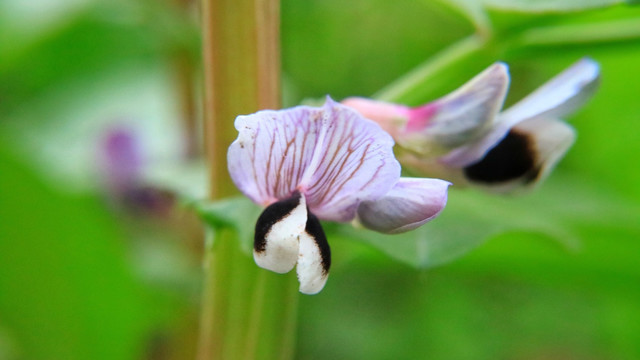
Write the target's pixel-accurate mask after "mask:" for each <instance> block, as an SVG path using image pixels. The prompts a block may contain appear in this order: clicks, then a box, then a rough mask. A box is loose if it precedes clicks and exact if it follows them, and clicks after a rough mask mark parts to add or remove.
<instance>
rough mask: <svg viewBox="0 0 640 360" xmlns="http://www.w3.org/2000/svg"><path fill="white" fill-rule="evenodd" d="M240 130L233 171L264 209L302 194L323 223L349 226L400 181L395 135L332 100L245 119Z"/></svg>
mask: <svg viewBox="0 0 640 360" xmlns="http://www.w3.org/2000/svg"><path fill="white" fill-rule="evenodd" d="M235 126H236V129H237V130H238V132H239V135H238V138H237V139H236V141H234V142H233V144H231V146H230V147H229V152H228V155H227V158H228V164H229V173H230V174H231V178H232V180H233V182H234V183H235V184H236V186H237V187H238V188H239V189H240V190H241V191H242V192H243V193H244V194H245V195H247V196H248V197H249V198H251V199H252V200H253V201H255V202H257V203H259V204H262V205H268V204H270V203H273V202H274V201H277V199H283V198H287V197H289V196H291V194H293V193H294V192H295V191H300V192H302V193H303V194H304V195H305V196H306V198H307V204H308V206H309V208H310V209H311V211H312V212H313V213H314V214H316V215H317V216H318V217H319V218H321V219H325V220H334V221H349V220H351V219H353V217H354V216H355V210H356V207H357V205H358V203H359V202H360V201H362V200H367V199H376V198H378V197H380V196H382V195H384V194H385V193H386V192H387V191H389V189H391V187H392V186H393V184H394V183H395V182H396V181H397V180H398V178H399V177H400V164H399V163H398V162H397V161H396V159H395V157H394V155H393V150H392V149H393V144H394V142H393V139H392V138H391V136H390V135H389V134H387V133H385V132H384V131H383V130H382V129H381V128H380V127H379V126H378V125H377V124H376V123H374V122H372V121H370V120H367V119H365V118H363V117H362V116H361V115H360V114H358V113H357V112H356V111H355V110H353V109H351V108H348V107H346V106H343V105H340V104H337V103H335V102H334V101H333V100H331V99H327V102H326V104H325V105H324V107H322V108H312V107H305V106H300V107H296V108H293V109H288V110H280V111H271V110H266V111H260V112H258V113H256V114H253V115H247V116H239V117H238V118H237V119H236V122H235Z"/></svg>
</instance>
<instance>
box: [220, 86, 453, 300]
mask: <svg viewBox="0 0 640 360" xmlns="http://www.w3.org/2000/svg"><path fill="white" fill-rule="evenodd" d="M235 127H236V129H237V130H238V133H239V134H238V138H237V139H236V140H235V141H234V142H233V143H232V144H231V146H230V147H229V151H228V166H229V173H230V174H231V178H232V180H233V182H234V183H235V185H236V186H237V187H238V188H239V189H240V190H241V191H242V192H243V193H244V194H245V195H246V196H248V197H249V198H250V199H251V200H253V201H254V202H255V203H257V204H259V205H262V206H264V207H265V209H264V211H263V212H262V214H261V215H260V217H259V218H258V220H257V223H256V228H255V238H254V251H253V254H254V259H255V261H256V263H257V264H258V266H260V267H263V268H265V269H268V270H271V271H274V272H277V273H286V272H288V271H290V270H292V269H293V268H294V267H295V266H297V268H296V271H297V275H298V280H299V281H300V291H301V292H302V293H306V294H314V293H317V292H319V291H320V290H321V289H322V288H323V287H324V285H325V283H326V280H327V276H328V274H329V268H330V265H331V253H330V248H329V243H328V242H327V239H326V236H325V234H324V231H323V230H322V226H321V224H320V222H319V219H321V220H329V221H339V222H348V221H352V220H354V219H357V220H358V221H359V222H360V223H361V224H362V225H363V226H365V227H368V228H370V229H373V230H376V231H380V232H384V233H399V232H404V231H408V230H411V229H415V228H416V227H418V226H420V225H422V224H424V223H426V222H427V221H429V220H431V219H433V218H434V217H435V216H437V215H438V214H439V213H440V211H441V210H442V209H443V208H444V206H445V204H446V200H447V189H448V186H449V185H450V184H449V182H447V181H443V180H439V179H422V178H401V177H400V164H399V163H398V161H397V160H396V159H395V157H394V155H393V150H392V148H393V145H394V141H393V139H392V137H391V136H390V135H389V134H387V133H386V132H385V131H383V130H382V129H381V128H380V126H378V125H377V124H376V123H375V122H373V121H370V120H367V119H365V118H364V117H362V116H361V115H360V114H358V113H357V112H356V111H355V110H353V109H351V108H349V107H346V106H344V105H341V104H339V103H336V102H334V101H333V100H331V99H330V98H327V100H326V103H325V105H324V106H323V107H319V108H315V107H308V106H299V107H295V108H291V109H285V110H278V111H275V110H263V111H259V112H257V113H255V114H252V115H246V116H239V117H237V118H236V121H235Z"/></svg>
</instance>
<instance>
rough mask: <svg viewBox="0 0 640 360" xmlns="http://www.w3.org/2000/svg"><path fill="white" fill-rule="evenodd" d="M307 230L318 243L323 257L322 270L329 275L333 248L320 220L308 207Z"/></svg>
mask: <svg viewBox="0 0 640 360" xmlns="http://www.w3.org/2000/svg"><path fill="white" fill-rule="evenodd" d="M305 232H306V233H307V234H309V235H310V236H311V237H312V238H313V240H314V241H315V242H316V245H318V249H319V250H320V257H321V258H322V270H323V272H324V274H325V275H327V274H328V273H329V268H330V267H331V249H330V248H329V242H327V237H326V236H325V234H324V230H322V225H320V220H318V218H317V217H316V216H315V215H313V214H312V213H311V212H309V210H308V209H307V225H306V227H305Z"/></svg>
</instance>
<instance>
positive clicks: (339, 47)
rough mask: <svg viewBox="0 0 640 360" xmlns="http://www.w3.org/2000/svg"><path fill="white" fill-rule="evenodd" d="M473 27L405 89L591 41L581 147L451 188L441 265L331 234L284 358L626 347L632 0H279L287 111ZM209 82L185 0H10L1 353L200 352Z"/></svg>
mask: <svg viewBox="0 0 640 360" xmlns="http://www.w3.org/2000/svg"><path fill="white" fill-rule="evenodd" d="M483 4H484V5H486V6H487V7H486V8H485V7H483V6H484V5H483ZM474 33H482V34H484V35H485V36H487V39H489V40H487V42H486V44H485V45H484V46H483V47H482V49H481V50H480V51H478V52H477V53H476V54H475V55H474V56H473V57H472V58H469V59H466V60H465V61H460V62H459V63H456V64H454V65H453V66H450V67H447V68H446V69H444V70H443V71H442V73H439V74H436V75H435V76H433V77H432V78H431V79H430V81H428V82H426V83H424V84H422V85H421V86H420V87H419V88H417V89H416V90H415V91H414V92H412V93H411V94H410V95H409V96H406V98H405V99H403V100H404V101H405V102H406V103H407V104H409V105H418V104H420V103H423V102H427V101H430V100H433V99H435V98H437V97H438V96H441V95H444V94H446V93H447V92H449V91H451V90H453V89H455V88H456V87H458V86H459V85H461V84H462V83H463V82H464V81H466V80H467V79H469V78H471V77H472V76H473V75H475V74H476V73H477V72H479V71H480V70H481V69H483V68H485V67H486V66H488V65H489V64H491V63H492V62H493V61H497V60H501V61H505V62H507V63H508V64H509V65H510V70H511V74H512V83H511V89H510V93H509V97H508V99H507V103H508V104H509V103H513V102H515V101H517V100H518V99H520V98H521V97H522V96H524V95H526V94H527V93H529V92H530V91H532V90H533V89H535V88H536V87H537V86H539V85H540V84H542V83H543V82H544V81H546V80H547V79H549V78H551V77H552V76H553V75H555V74H557V73H558V72H560V71H561V70H562V69H564V68H566V67H568V66H569V65H570V64H572V63H573V62H575V61H576V60H578V59H579V58H581V57H583V56H589V57H591V58H593V59H595V60H596V61H597V62H599V63H600V64H601V69H602V82H601V88H600V90H599V91H598V93H597V94H596V95H595V97H594V98H593V99H592V101H590V102H589V103H588V104H587V105H586V106H585V107H584V108H583V109H582V110H581V111H579V112H578V113H576V114H575V115H574V116H572V117H570V120H571V123H572V124H573V126H574V127H575V128H576V129H577V132H578V140H577V142H576V144H575V145H574V146H573V148H572V149H571V150H570V152H569V153H568V155H567V156H566V158H565V159H564V160H563V161H562V162H561V163H560V165H559V167H558V168H557V170H556V171H555V172H554V174H552V176H551V177H550V179H549V180H548V181H547V182H546V183H544V184H543V185H542V186H541V187H540V188H538V189H536V191H535V192H533V193H531V194H528V195H523V196H520V197H517V198H511V197H508V198H497V199H496V198H494V197H491V196H488V195H485V194H481V193H478V192H475V191H473V190H466V189H455V188H454V189H452V191H451V196H450V207H451V210H449V208H448V209H447V210H445V214H446V213H447V212H449V214H448V217H447V218H446V219H454V220H450V223H447V224H448V226H450V229H451V232H452V233H456V231H458V232H459V230H460V229H464V230H465V231H463V233H464V234H465V237H464V238H463V239H462V240H461V241H462V242H464V243H465V244H466V245H464V246H461V247H460V248H458V250H456V251H455V252H454V253H447V254H444V255H441V256H440V255H438V254H436V255H434V256H435V258H430V260H433V261H427V262H426V263H425V262H420V261H411V255H412V254H411V249H408V250H407V249H405V250H403V249H398V247H397V246H396V245H395V244H394V243H393V241H394V240H393V238H389V240H388V242H387V243H386V245H384V244H383V245H380V244H379V242H367V241H366V239H365V240H362V239H353V238H350V237H349V236H345V235H342V236H340V235H337V234H336V235H335V236H334V237H333V238H332V243H331V245H332V250H333V251H332V252H333V254H334V260H333V269H332V274H331V278H330V281H329V282H328V284H327V286H326V288H325V289H324V290H323V291H322V292H321V293H320V294H319V295H316V296H302V295H301V298H300V311H299V318H298V322H299V330H298V340H297V347H298V350H297V354H298V355H297V358H299V359H329V358H331V359H426V358H428V359H516V360H534V359H581V360H582V359H603V360H604V359H638V358H640V186H639V184H640V166H639V161H638V156H639V155H638V154H640V137H639V135H638V134H639V133H640V101H638V94H639V93H640V68H639V64H640V7H637V6H633V5H631V4H630V3H629V4H627V3H622V2H620V1H606V0H594V1H585V2H580V1H551V0H548V1H542V2H529V1H524V0H520V1H519V0H514V1H507V0H490V1H489V0H487V1H484V2H483V3H482V4H481V2H476V1H463V0H460V1H452V2H448V1H444V0H443V1H428V0H418V1H415V0H414V1H410V0H402V1H393V2H391V1H385V0H354V1H338V0H283V1H282V51H283V52H282V60H283V83H284V90H285V91H284V98H285V105H287V106H291V105H295V104H298V103H300V102H301V101H303V99H307V98H321V97H323V96H325V95H326V94H331V96H332V97H334V98H335V99H341V98H343V97H347V96H353V95H363V96H370V95H372V94H375V93H376V92H377V91H379V90H380V89H382V88H384V87H385V86H387V85H388V84H390V83H393V82H394V80H396V79H397V78H399V77H400V76H402V75H404V74H406V73H407V72H409V71H410V70H411V69H413V68H415V67H416V66H419V65H420V64H422V63H424V62H425V61H428V60H429V59H431V58H432V57H433V56H434V55H436V54H438V53H440V52H441V51H443V50H444V49H446V48H447V47H449V46H450V45H451V44H453V43H456V42H457V41H459V40H461V39H463V38H466V37H467V36H469V35H471V34H474ZM201 87H202V73H201V62H200V36H199V15H198V4H197V3H191V2H190V1H186V0H185V1H179V0H126V1H125V0H111V1H107V0H35V1H21V0H2V1H1V2H0V359H2V360H17V359H33V360H39V359H96V360H98V359H190V358H194V356H195V355H194V354H195V348H196V339H197V321H198V311H199V301H200V292H201V286H202V284H201V282H202V268H201V263H202V249H203V245H202V241H203V240H202V231H203V229H202V225H201V224H200V222H199V220H198V219H197V218H196V216H195V215H194V214H193V212H192V211H189V209H188V208H186V207H185V206H183V200H182V199H183V198H182V196H186V197H189V198H194V199H195V198H199V197H200V198H201V197H204V193H203V189H204V186H203V184H204V181H205V180H206V179H204V177H203V176H202V174H203V173H204V171H203V166H204V164H203V161H202V159H201V157H200V156H199V153H200V152H199V149H200V147H201V146H200V144H201V141H200V139H199V134H200V131H199V129H200V126H201V124H200V120H199V119H200V117H201V116H200V114H201V105H200V93H201V91H200V89H201ZM229 121H231V119H229ZM114 144H115V145H114ZM114 149H115V150H114ZM114 159H115V160H114ZM123 164H124V165H123ZM209 166H214V167H216V168H217V169H220V171H226V170H225V169H226V164H209ZM157 184H164V185H166V186H167V188H168V187H170V186H169V184H170V185H172V186H174V185H175V187H176V188H177V187H179V188H181V189H187V191H186V193H187V195H180V196H178V195H176V194H173V193H169V192H167V191H164V190H161V189H159V187H158V186H157ZM152 185H153V186H152ZM160 188H162V187H160ZM456 204H461V205H457V206H456ZM471 207H473V208H475V209H477V210H478V211H480V212H482V213H484V214H486V218H484V219H483V220H482V221H476V220H477V219H467V218H465V209H467V208H471ZM505 209H506V210H505ZM510 209H513V212H511V211H510ZM456 215H459V216H456ZM437 221H438V220H436V221H434V224H435V223H436V222H437ZM443 221H444V220H443ZM448 221H449V220H448ZM494 222H495V224H501V226H497V227H495V228H494V227H491V226H490V224H492V223H494ZM549 224H552V225H553V226H547V225H549ZM521 225H522V226H521ZM252 226H253V224H247V227H249V228H250V227H252ZM327 226H328V229H329V231H333V230H332V225H330V224H329V225H327ZM487 229H489V230H487ZM548 230H549V231H548ZM335 232H336V233H337V232H338V231H335ZM363 237H365V238H366V235H364V236H363ZM444 239H445V240H446V239H447V237H446V236H444ZM436 265H437V266H436Z"/></svg>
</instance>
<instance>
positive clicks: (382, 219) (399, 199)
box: [358, 178, 451, 234]
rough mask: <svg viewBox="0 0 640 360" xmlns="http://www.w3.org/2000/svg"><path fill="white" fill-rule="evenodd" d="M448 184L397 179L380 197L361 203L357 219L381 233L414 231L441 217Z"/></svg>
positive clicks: (413, 179) (439, 181) (437, 180)
mask: <svg viewBox="0 0 640 360" xmlns="http://www.w3.org/2000/svg"><path fill="white" fill-rule="evenodd" d="M449 185H451V183H449V182H448V181H444V180H439V179H423V178H400V181H398V183H397V184H396V185H395V186H394V187H393V189H392V190H391V191H389V193H387V194H386V195H385V196H383V197H382V198H380V199H378V200H375V201H363V202H362V203H361V204H360V206H359V207H358V220H359V221H360V223H361V224H362V225H363V226H365V227H367V228H369V229H372V230H375V231H379V232H382V233H388V234H397V233H402V232H405V231H409V230H413V229H415V228H417V227H419V226H421V225H423V224H424V223H426V222H427V221H429V220H431V219H433V218H435V217H436V216H438V214H440V212H441V211H442V209H444V207H445V205H446V203H447V190H448V188H449Z"/></svg>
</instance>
